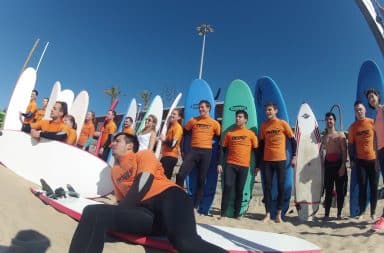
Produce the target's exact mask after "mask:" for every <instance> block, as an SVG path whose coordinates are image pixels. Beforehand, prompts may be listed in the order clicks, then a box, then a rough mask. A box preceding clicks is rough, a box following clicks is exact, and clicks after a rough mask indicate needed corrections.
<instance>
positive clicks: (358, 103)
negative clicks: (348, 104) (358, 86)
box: [353, 100, 364, 107]
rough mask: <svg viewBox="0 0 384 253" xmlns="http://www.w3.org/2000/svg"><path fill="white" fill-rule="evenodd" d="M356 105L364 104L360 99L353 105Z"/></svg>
mask: <svg viewBox="0 0 384 253" xmlns="http://www.w3.org/2000/svg"><path fill="white" fill-rule="evenodd" d="M356 105H364V104H363V102H361V101H360V100H356V101H355V103H354V104H353V106H354V107H355V106H356Z"/></svg>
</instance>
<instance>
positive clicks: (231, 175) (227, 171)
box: [221, 164, 236, 216]
mask: <svg viewBox="0 0 384 253" xmlns="http://www.w3.org/2000/svg"><path fill="white" fill-rule="evenodd" d="M223 173H224V190H223V196H222V199H221V216H225V212H226V211H227V208H228V205H229V197H230V194H231V191H232V189H233V187H234V185H235V179H236V173H235V171H234V167H233V166H232V165H231V164H227V166H226V167H225V168H224V171H223Z"/></svg>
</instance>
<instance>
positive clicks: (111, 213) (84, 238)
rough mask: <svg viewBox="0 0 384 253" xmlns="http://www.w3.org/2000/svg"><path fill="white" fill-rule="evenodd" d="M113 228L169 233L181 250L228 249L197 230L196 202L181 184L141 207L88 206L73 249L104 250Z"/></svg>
mask: <svg viewBox="0 0 384 253" xmlns="http://www.w3.org/2000/svg"><path fill="white" fill-rule="evenodd" d="M110 230H113V231H118V232H124V233H131V234H135V235H166V236H167V238H168V240H169V242H170V243H171V244H172V245H173V246H174V247H175V249H176V250H178V252H185V253H199V252H223V253H224V252H226V251H225V250H223V249H221V248H219V247H217V246H215V245H213V244H210V243H208V242H206V241H204V240H203V239H201V237H200V236H199V235H198V234H197V231H196V221H195V216H194V212H193V205H192V202H191V200H190V199H189V197H188V195H187V194H186V193H185V192H184V191H183V190H182V189H179V188H177V187H171V188H169V189H167V190H165V191H164V192H162V193H160V194H158V195H156V196H154V197H152V198H150V199H148V200H145V201H143V202H141V204H140V207H135V208H127V207H120V206H113V205H94V206H88V207H86V208H85V209H84V212H83V216H82V218H81V220H80V222H79V225H78V227H77V229H76V231H75V234H74V235H73V238H72V242H71V246H70V249H69V253H101V252H102V251H103V247H104V238H105V234H106V232H107V231H110Z"/></svg>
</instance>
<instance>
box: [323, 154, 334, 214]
mask: <svg viewBox="0 0 384 253" xmlns="http://www.w3.org/2000/svg"><path fill="white" fill-rule="evenodd" d="M331 165H332V163H331V162H328V161H327V160H325V162H324V189H325V200H324V209H325V216H329V211H330V209H331V203H332V190H333V184H334V182H333V173H332V171H333V170H334V168H333V166H331Z"/></svg>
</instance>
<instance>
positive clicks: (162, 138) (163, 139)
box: [159, 134, 165, 142]
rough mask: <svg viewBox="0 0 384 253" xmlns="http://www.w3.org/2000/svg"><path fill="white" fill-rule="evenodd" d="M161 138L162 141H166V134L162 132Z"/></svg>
mask: <svg viewBox="0 0 384 253" xmlns="http://www.w3.org/2000/svg"><path fill="white" fill-rule="evenodd" d="M159 139H160V140H161V141H162V142H164V141H165V135H164V134H160V136H159Z"/></svg>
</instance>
